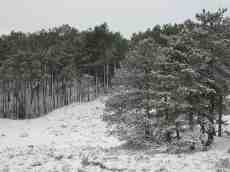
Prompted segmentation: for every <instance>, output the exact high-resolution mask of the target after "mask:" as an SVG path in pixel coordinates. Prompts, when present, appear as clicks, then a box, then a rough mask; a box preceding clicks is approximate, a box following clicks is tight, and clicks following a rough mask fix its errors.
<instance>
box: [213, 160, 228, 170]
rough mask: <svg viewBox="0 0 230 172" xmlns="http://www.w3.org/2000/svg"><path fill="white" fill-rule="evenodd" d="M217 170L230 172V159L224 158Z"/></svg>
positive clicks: (218, 164)
mask: <svg viewBox="0 0 230 172" xmlns="http://www.w3.org/2000/svg"><path fill="white" fill-rule="evenodd" d="M216 168H217V170H216V171H217V172H229V171H230V159H229V158H224V159H220V160H219V161H218V162H217V163H216Z"/></svg>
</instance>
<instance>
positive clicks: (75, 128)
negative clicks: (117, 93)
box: [0, 97, 230, 172]
mask: <svg viewBox="0 0 230 172" xmlns="http://www.w3.org/2000/svg"><path fill="white" fill-rule="evenodd" d="M104 100H105V97H100V98H98V99H96V100H95V101H92V102H88V103H84V104H72V105H69V106H66V107H63V108H60V109H57V110H55V111H53V112H52V113H50V114H48V115H46V116H43V117H40V118H38V119H31V120H22V121H14V120H7V119H0V172H11V171H12V172H35V171H36V172H48V171H49V172H91V171H92V172H97V171H126V172H134V171H136V172H139V171H140V172H154V171H155V172H157V171H158V172H160V171H161V172H165V171H167V172H171V171H172V172H180V171H183V172H209V171H210V172H212V171H213V172H214V171H216V163H217V161H218V160H220V159H225V158H230V153H228V149H229V148H230V138H229V137H223V138H216V139H215V140H216V141H215V143H214V145H213V148H212V149H211V150H210V151H207V152H197V153H191V154H178V155H169V154H166V153H165V154H164V153H156V151H155V150H154V148H153V149H149V150H130V149H124V148H123V147H122V146H120V145H122V142H120V141H119V140H117V139H116V138H114V137H111V136H108V135H107V134H106V131H107V129H106V124H105V123H104V122H102V120H101V115H102V114H103V109H104ZM225 118H226V119H227V120H229V121H230V117H229V116H227V117H225ZM229 131H230V130H229Z"/></svg>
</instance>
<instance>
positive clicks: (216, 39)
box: [104, 9, 230, 149]
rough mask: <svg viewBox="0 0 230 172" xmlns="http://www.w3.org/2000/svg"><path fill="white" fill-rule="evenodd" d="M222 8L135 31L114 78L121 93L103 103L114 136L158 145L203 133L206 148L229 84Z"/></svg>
mask: <svg viewBox="0 0 230 172" xmlns="http://www.w3.org/2000/svg"><path fill="white" fill-rule="evenodd" d="M226 11H227V9H219V10H218V11H216V12H208V11H205V10H203V11H202V12H201V13H199V14H196V20H194V21H193V20H186V21H185V22H184V23H182V24H174V25H172V24H167V25H163V26H159V25H157V26H155V27H153V28H152V29H147V30H146V31H145V32H140V33H137V34H133V36H132V38H131V40H130V44H129V45H130V46H129V50H128V52H127V54H126V57H125V59H124V60H123V61H122V63H121V69H120V70H119V71H118V72H117V73H116V76H115V78H114V84H115V85H116V86H119V92H118V93H116V94H115V95H114V96H112V97H111V98H110V99H109V100H108V101H107V104H106V113H105V114H104V120H105V121H107V122H108V123H109V124H110V125H113V126H114V127H113V130H112V133H113V134H117V135H118V136H119V137H120V138H121V139H123V140H129V141H132V142H142V141H143V140H147V141H154V142H156V141H157V142H159V143H162V142H172V141H174V140H175V141H176V140H180V139H181V138H183V134H184V133H185V132H189V133H190V134H193V136H194V138H192V139H191V140H193V141H194V142H195V141H196V140H198V136H199V135H202V134H203V135H207V140H206V141H205V143H203V144H205V145H206V146H208V145H210V144H211V143H212V142H213V139H214V136H215V135H218V136H221V135H222V134H223V132H222V128H223V125H224V121H223V120H222V119H223V114H224V113H226V105H227V99H226V96H227V95H229V86H230V19H229V18H228V17H225V16H224V14H225V12H226ZM198 126H199V127H198ZM198 128H199V129H198ZM187 136H188V135H187ZM193 144H194V143H193ZM191 148H192V149H193V148H194V146H192V147H191Z"/></svg>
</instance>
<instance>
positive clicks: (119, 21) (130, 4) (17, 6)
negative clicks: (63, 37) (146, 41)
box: [0, 0, 230, 38]
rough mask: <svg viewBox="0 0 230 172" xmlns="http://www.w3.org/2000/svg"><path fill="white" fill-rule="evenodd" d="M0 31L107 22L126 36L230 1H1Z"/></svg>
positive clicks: (80, 27) (227, 6)
mask: <svg viewBox="0 0 230 172" xmlns="http://www.w3.org/2000/svg"><path fill="white" fill-rule="evenodd" d="M0 2H1V3H0V34H8V33H10V31H12V30H14V31H23V32H35V31H38V30H41V29H48V28H51V27H56V26H60V25H62V24H69V25H71V26H74V27H76V28H77V29H79V30H83V29H88V28H90V27H94V26H95V25H99V24H102V23H104V22H107V23H108V25H109V28H110V29H111V30H112V31H120V32H121V33H122V35H124V36H125V37H127V38H129V37H130V36H131V35H132V33H134V32H139V31H144V30H146V29H147V28H152V27H153V26H155V25H156V24H167V23H175V22H176V23H181V22H183V21H184V20H186V19H188V18H192V19H193V18H194V15H195V14H196V13H198V12H201V10H202V9H204V8H205V9H207V10H210V11H215V10H216V9H218V8H228V9H229V11H228V12H227V15H229V16H230V0H0Z"/></svg>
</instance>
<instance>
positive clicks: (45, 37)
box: [0, 23, 128, 119]
mask: <svg viewBox="0 0 230 172" xmlns="http://www.w3.org/2000/svg"><path fill="white" fill-rule="evenodd" d="M127 48H128V42H127V40H126V39H124V38H123V37H122V35H121V34H120V33H113V32H111V31H110V30H109V28H108V26H107V24H106V23H104V24H102V25H99V26H95V28H93V29H88V30H85V31H78V30H77V29H75V28H73V27H71V26H69V25H63V26H60V27H56V28H52V29H49V30H41V31H38V32H35V33H22V32H14V31H12V32H11V33H10V35H2V36H1V37H0V80H1V82H0V90H1V94H0V102H1V103H0V108H1V116H2V117H7V118H17V119H18V118H19V119H23V118H31V117H37V116H39V115H41V114H44V113H47V112H49V111H51V110H52V109H55V108H57V107H60V106H63V105H67V104H69V103H72V102H76V101H78V102H81V101H89V100H91V99H93V98H95V97H97V96H98V95H99V94H100V93H102V92H106V91H107V89H108V88H109V87H111V78H112V76H113V75H114V71H115V69H117V68H118V67H119V61H120V60H121V59H123V58H124V54H125V52H126V50H127Z"/></svg>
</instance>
